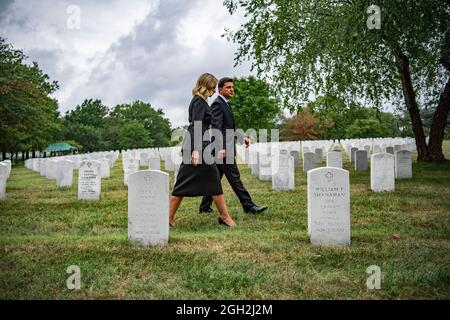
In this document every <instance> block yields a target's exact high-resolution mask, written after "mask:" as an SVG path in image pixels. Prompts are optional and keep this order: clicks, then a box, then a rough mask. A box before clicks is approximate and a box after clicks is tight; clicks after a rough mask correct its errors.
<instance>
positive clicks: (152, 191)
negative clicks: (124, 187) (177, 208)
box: [128, 170, 169, 246]
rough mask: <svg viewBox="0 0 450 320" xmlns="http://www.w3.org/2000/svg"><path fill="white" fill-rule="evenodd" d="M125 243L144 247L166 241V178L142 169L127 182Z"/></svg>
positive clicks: (167, 227) (167, 212) (167, 233)
mask: <svg viewBox="0 0 450 320" xmlns="http://www.w3.org/2000/svg"><path fill="white" fill-rule="evenodd" d="M128 240H129V241H132V242H136V243H139V244H142V245H144V246H149V245H150V246H152V245H166V244H167V243H168V241H169V175H168V174H167V173H165V172H161V171H157V170H143V171H139V172H135V173H133V174H131V175H130V176H129V180H128Z"/></svg>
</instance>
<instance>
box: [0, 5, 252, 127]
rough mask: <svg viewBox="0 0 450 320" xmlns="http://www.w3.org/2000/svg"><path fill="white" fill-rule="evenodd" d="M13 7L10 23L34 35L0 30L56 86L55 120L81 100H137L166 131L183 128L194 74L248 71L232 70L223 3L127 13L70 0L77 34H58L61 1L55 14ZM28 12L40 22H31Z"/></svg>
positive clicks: (245, 70)
mask: <svg viewBox="0 0 450 320" xmlns="http://www.w3.org/2000/svg"><path fill="white" fill-rule="evenodd" d="M17 1H19V2H21V3H20V4H21V6H22V7H21V10H20V14H19V13H16V15H15V16H14V17H15V18H16V19H18V18H21V19H28V20H29V23H27V25H33V26H34V29H33V30H31V29H30V28H29V27H28V29H27V28H26V26H19V25H18V24H17V23H16V24H12V25H11V24H4V23H3V26H4V27H6V28H5V30H7V31H8V33H10V34H11V38H12V40H13V41H12V42H13V44H14V45H15V46H16V44H15V41H17V43H19V46H18V47H19V48H26V50H25V53H26V54H27V55H29V56H30V57H31V59H32V60H37V61H38V62H39V65H40V66H41V67H42V68H43V70H44V71H45V72H47V73H48V74H49V75H50V77H51V78H52V79H54V80H58V82H59V83H60V90H59V91H58V92H57V93H55V97H56V98H57V99H58V100H59V102H60V111H61V112H62V113H64V112H65V111H67V110H69V109H71V108H73V107H75V106H76V105H77V104H80V103H81V102H82V101H83V100H84V99H85V98H99V99H102V101H103V102H104V103H105V104H107V105H109V106H110V107H113V106H114V105H116V104H118V103H127V102H132V101H134V100H143V101H146V102H150V103H151V104H152V105H153V106H154V107H157V108H162V109H163V110H164V112H165V114H166V116H167V117H168V118H169V119H170V120H171V122H172V124H173V125H183V124H185V123H187V105H188V104H189V101H190V99H191V89H192V86H193V84H194V83H195V81H196V79H197V77H198V76H199V75H200V74H201V73H203V72H211V73H213V74H215V75H216V77H218V78H220V77H222V76H246V75H248V74H249V66H248V65H245V66H242V67H239V68H237V69H234V68H233V64H234V62H233V55H234V51H235V46H234V45H233V44H231V43H228V42H227V41H226V40H225V39H224V38H221V37H220V34H221V33H223V28H224V27H225V26H230V24H237V20H236V18H235V17H230V16H229V15H228V13H227V12H226V9H225V8H224V7H223V6H222V0H213V1H206V2H204V1H201V0H193V1H189V2H188V1H176V0H164V1H160V2H154V1H151V2H147V3H144V2H142V1H139V2H136V3H135V4H134V6H133V7H131V4H128V5H126V4H124V2H120V1H112V2H108V4H104V3H101V4H99V3H98V2H97V3H95V4H93V3H92V2H89V1H77V2H76V3H77V4H79V5H80V7H81V12H82V29H81V30H78V31H73V30H67V28H66V27H65V19H66V13H65V8H66V6H67V5H68V4H69V3H68V2H66V1H64V2H58V3H59V7H57V8H55V7H54V6H53V7H52V6H51V3H52V2H51V1H43V2H39V7H36V6H35V7H32V8H30V9H29V11H28V12H27V4H28V3H30V1H27V0H17ZM143 3H144V4H145V5H144V4H143ZM33 4H34V2H33ZM138 5H140V6H141V7H137V6H138ZM52 10H53V11H52ZM34 11H38V12H37V13H36V14H38V13H39V12H42V14H44V15H45V18H44V19H43V20H42V19H41V20H39V19H36V18H35V20H33V17H34V15H35V14H33V12H34ZM0 27H2V23H1V22H0ZM25 30H27V32H29V34H26V33H25ZM16 47H17V46H16Z"/></svg>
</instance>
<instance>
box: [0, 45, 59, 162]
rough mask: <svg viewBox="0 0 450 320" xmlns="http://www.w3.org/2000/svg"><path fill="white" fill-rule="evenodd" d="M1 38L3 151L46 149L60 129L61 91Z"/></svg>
mask: <svg viewBox="0 0 450 320" xmlns="http://www.w3.org/2000/svg"><path fill="white" fill-rule="evenodd" d="M26 59H27V57H26V56H25V55H24V54H23V52H22V51H20V50H16V49H14V48H13V47H12V46H11V45H10V44H8V43H6V41H5V39H3V38H0V136H1V137H2V138H1V139H0V149H1V150H2V152H3V153H5V152H6V151H10V152H16V151H26V150H29V149H41V148H44V147H45V146H46V145H47V144H48V143H49V142H52V139H53V135H54V134H55V132H56V131H57V129H58V124H57V122H56V119H57V118H58V116H59V113H58V105H57V102H56V100H54V99H53V98H51V97H50V94H51V93H53V92H54V91H55V90H56V89H58V83H57V82H56V81H50V80H49V77H48V75H47V74H45V73H44V72H43V71H42V70H41V69H40V68H39V66H38V64H37V63H36V62H33V63H32V64H31V65H28V64H26V63H25V60H26Z"/></svg>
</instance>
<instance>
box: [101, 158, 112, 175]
mask: <svg viewBox="0 0 450 320" xmlns="http://www.w3.org/2000/svg"><path fill="white" fill-rule="evenodd" d="M109 175H110V162H109V160H108V159H100V177H101V178H102V179H108V178H109Z"/></svg>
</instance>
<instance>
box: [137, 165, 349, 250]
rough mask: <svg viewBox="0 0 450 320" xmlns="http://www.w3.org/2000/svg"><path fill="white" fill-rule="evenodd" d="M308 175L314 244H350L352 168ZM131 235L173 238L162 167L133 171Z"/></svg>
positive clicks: (146, 241)
mask: <svg viewBox="0 0 450 320" xmlns="http://www.w3.org/2000/svg"><path fill="white" fill-rule="evenodd" d="M307 178H308V182H307V183H308V235H309V238H310V241H311V243H312V244H321V245H348V244H350V234H351V232H350V182H349V172H348V171H347V170H344V169H340V168H333V167H323V168H317V169H313V170H310V171H309V172H308V174H307ZM128 239H129V241H131V242H135V243H138V244H141V245H145V246H149V245H166V244H167V243H168V241H169V175H168V174H167V173H165V172H162V171H158V170H143V171H139V172H135V173H132V174H130V176H129V180H128Z"/></svg>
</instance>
